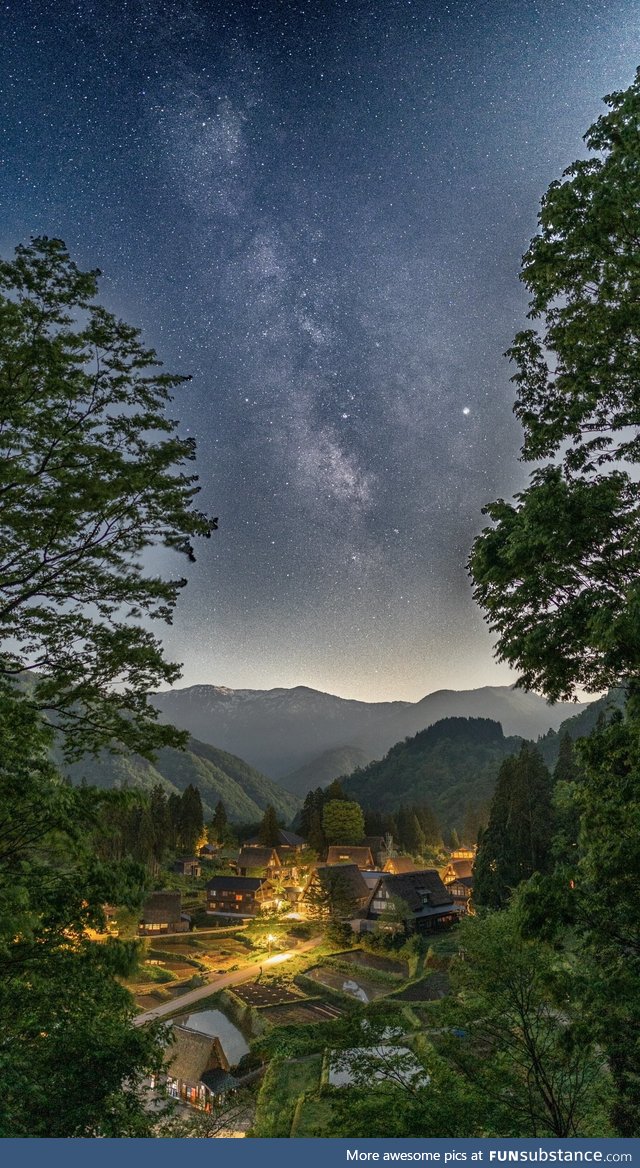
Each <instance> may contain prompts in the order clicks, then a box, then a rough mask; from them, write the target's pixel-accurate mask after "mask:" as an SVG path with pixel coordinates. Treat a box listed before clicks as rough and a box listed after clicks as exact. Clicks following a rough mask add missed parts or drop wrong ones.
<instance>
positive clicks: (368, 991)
mask: <svg viewBox="0 0 640 1168" xmlns="http://www.w3.org/2000/svg"><path fill="white" fill-rule="evenodd" d="M305 977H307V978H309V979H310V980H311V981H314V982H317V984H318V985H323V986H327V987H328V988H329V989H332V990H338V991H339V992H340V993H342V994H347V995H348V996H349V997H354V998H359V999H360V1000H361V1001H367V1002H371V1001H373V1000H374V999H375V998H381V997H383V996H384V995H385V994H388V993H389V990H390V986H389V985H384V984H382V983H381V982H379V981H373V980H372V979H371V978H367V977H366V976H365V975H363V974H362V973H361V972H360V971H359V970H354V972H353V976H351V975H350V974H348V973H344V972H343V971H342V970H338V969H332V968H331V967H330V966H328V965H314V966H313V968H312V969H307V970H305ZM362 995H364V996H362Z"/></svg>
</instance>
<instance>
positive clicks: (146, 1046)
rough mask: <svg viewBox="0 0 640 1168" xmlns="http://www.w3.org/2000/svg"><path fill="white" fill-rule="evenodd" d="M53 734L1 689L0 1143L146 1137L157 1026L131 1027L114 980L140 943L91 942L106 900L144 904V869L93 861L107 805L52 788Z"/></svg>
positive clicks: (125, 999)
mask: <svg viewBox="0 0 640 1168" xmlns="http://www.w3.org/2000/svg"><path fill="white" fill-rule="evenodd" d="M50 735H51V732H50V730H49V729H47V728H46V727H45V726H43V724H42V723H41V722H40V720H39V717H38V715H37V713H36V712H35V711H34V709H33V707H32V706H31V704H30V703H28V702H27V701H26V700H25V699H24V698H20V697H18V696H16V695H15V694H13V693H11V692H10V691H9V690H7V689H6V688H5V687H2V689H0V808H1V810H0V1023H1V1029H2V1036H3V1041H2V1044H1V1047H0V1080H1V1081H2V1084H3V1089H2V1092H1V1093H0V1135H2V1136H4V1137H8V1136H48V1137H77V1136H96V1135H101V1136H145V1135H149V1134H151V1130H152V1126H153V1120H152V1116H151V1114H150V1113H148V1112H147V1110H146V1109H145V1105H144V1090H143V1083H144V1080H145V1078H146V1076H148V1075H149V1074H150V1073H152V1072H154V1071H157V1070H158V1069H159V1067H160V1066H161V1063H162V1051H163V1046H164V1042H165V1040H166V1035H165V1034H163V1033H162V1031H163V1029H164V1028H162V1027H153V1026H152V1027H150V1028H146V1027H145V1028H144V1029H142V1028H140V1029H135V1028H134V1027H133V1026H132V1025H131V1019H132V1017H133V1015H134V1013H135V1007H134V1004H133V1001H132V999H131V997H130V995H129V994H128V992H127V991H126V990H125V989H124V988H123V987H122V986H121V985H120V984H119V983H118V981H117V980H116V977H118V976H119V977H122V976H126V975H130V974H131V972H132V970H133V968H134V966H135V963H136V961H137V953H138V944H137V942H134V943H133V944H131V943H123V942H119V941H115V940H113V939H110V940H104V941H103V942H102V943H97V942H95V941H92V940H90V938H89V936H88V934H87V929H88V928H89V927H91V928H94V929H96V928H97V929H101V928H103V926H104V913H103V908H102V906H103V904H104V903H105V902H111V903H120V904H123V905H126V904H136V903H137V904H139V902H140V898H141V894H142V890H143V884H142V877H143V871H142V869H141V868H140V867H136V866H135V865H132V864H131V863H130V862H125V863H118V862H114V861H110V862H109V863H103V862H102V861H101V860H100V858H99V857H97V856H96V855H95V853H94V849H93V847H92V846H91V841H90V836H89V835H88V829H91V828H92V827H93V826H95V825H96V823H97V822H98V818H99V815H100V812H101V800H102V798H103V796H102V794H101V793H98V792H95V791H91V790H90V789H76V790H74V789H72V788H71V787H69V786H68V785H66V784H64V783H63V782H62V781H61V780H60V779H59V778H58V776H57V775H56V773H55V771H54V770H53V768H52V766H51V763H50V762H49V757H48V748H49V745H50ZM62 1104H63V1105H62Z"/></svg>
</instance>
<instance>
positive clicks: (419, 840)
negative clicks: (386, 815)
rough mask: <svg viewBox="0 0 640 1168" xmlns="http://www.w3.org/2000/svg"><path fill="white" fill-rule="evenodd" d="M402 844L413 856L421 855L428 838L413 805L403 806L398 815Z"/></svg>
mask: <svg viewBox="0 0 640 1168" xmlns="http://www.w3.org/2000/svg"><path fill="white" fill-rule="evenodd" d="M397 822H398V835H399V838H400V845H401V847H402V848H404V850H405V851H407V852H410V853H411V855H412V856H421V855H422V853H423V851H424V849H425V846H426V840H425V838H424V832H423V831H422V828H421V826H420V822H419V820H418V817H417V815H416V813H415V811H413V809H412V808H411V807H401V808H400V809H399V811H398V815H397Z"/></svg>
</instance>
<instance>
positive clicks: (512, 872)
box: [473, 742, 553, 908]
mask: <svg viewBox="0 0 640 1168" xmlns="http://www.w3.org/2000/svg"><path fill="white" fill-rule="evenodd" d="M552 794H553V783H552V780H551V776H550V775H549V771H548V770H547V768H546V766H545V765H544V762H543V761H542V758H541V757H540V755H539V753H538V751H537V750H536V748H535V747H534V746H531V744H530V743H527V742H524V743H523V744H522V748H521V750H520V753H519V754H518V755H515V756H513V757H512V758H507V759H505V761H504V762H503V764H502V766H501V768H500V772H499V774H498V781H497V783H496V790H495V794H494V797H493V799H492V801H491V810H490V812H489V823H488V825H487V828H486V831H485V832H484V833H483V836H482V843H481V845H480V848H479V851H478V857H477V859H476V864H475V879H474V887H473V899H474V903H475V904H477V905H484V906H487V907H489V908H502V907H504V906H505V905H506V903H507V901H508V899H509V896H510V894H511V892H512V891H513V890H514V889H515V888H517V886H518V885H519V884H521V883H522V881H523V880H528V879H529V877H530V876H532V875H533V873H534V872H541V873H544V872H547V871H548V870H549V867H550V864H551V841H552V835H553V799H552Z"/></svg>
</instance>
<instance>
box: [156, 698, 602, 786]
mask: <svg viewBox="0 0 640 1168" xmlns="http://www.w3.org/2000/svg"><path fill="white" fill-rule="evenodd" d="M151 700H152V701H153V703H154V705H155V706H156V707H157V709H158V710H159V712H160V717H161V719H162V720H163V721H167V722H172V723H173V724H174V725H176V726H179V727H180V728H181V729H184V730H188V731H189V733H190V734H192V735H193V736H194V738H196V739H198V740H199V741H200V742H206V743H211V744H214V745H215V746H216V747H218V748H222V749H223V750H226V751H230V752H231V753H233V754H236V755H240V756H241V757H242V758H244V759H247V761H248V762H249V763H250V764H251V765H252V766H253V767H256V768H257V769H258V770H259V771H261V772H263V773H264V774H267V775H269V776H270V777H271V778H272V779H277V781H278V782H279V784H281V785H282V786H283V787H287V788H288V789H289V790H291V791H293V792H295V793H296V794H298V795H302V796H304V794H305V793H306V791H308V790H310V789H312V788H313V787H317V786H322V785H325V784H326V783H329V782H331V779H333V778H335V777H336V776H337V775H340V774H345V773H346V772H348V771H349V770H350V769H352V768H353V765H354V763H355V765H358V766H362V765H364V764H366V763H367V762H369V761H371V760H372V759H376V758H377V759H379V758H381V757H382V756H383V755H384V754H385V752H386V751H387V750H389V748H390V747H391V746H393V745H394V744H395V743H397V742H399V741H401V740H403V739H404V738H406V737H408V736H411V735H414V734H416V733H417V732H418V731H420V730H424V729H426V728H427V727H428V726H431V725H433V723H435V722H438V721H440V720H441V719H442V718H450V717H465V718H489V719H491V720H492V721H494V722H499V723H500V724H501V726H502V728H503V731H504V733H505V735H507V737H509V736H513V735H519V736H520V737H523V738H530V739H536V738H538V737H539V736H540V735H543V734H545V733H546V732H547V731H548V730H549V729H550V728H551V729H557V728H558V726H559V725H560V723H561V722H562V721H563V720H564V719H566V718H567V716H568V715H569V714H576V713H579V712H580V711H581V710H583V709H584V708H585V707H584V706H583V705H580V704H575V703H572V702H558V703H557V704H556V705H554V706H550V705H549V704H548V703H547V702H546V701H545V700H544V698H541V697H539V696H538V695H537V694H533V693H525V692H524V691H523V690H519V689H516V688H515V687H514V686H486V687H484V688H483V689H475V690H461V691H457V690H439V691H437V692H436V693H432V694H428V695H427V696H426V697H424V698H422V699H421V700H420V701H418V702H405V701H397V702H361V701H355V700H353V699H349V698H340V697H336V696H335V695H334V694H327V693H322V692H320V691H318V690H314V689H309V688H308V687H307V686H296V687H295V688H294V689H271V690H251V689H237V690H234V689H227V688H226V687H224V686H215V685H193V686H189V687H187V688H185V689H173V690H168V691H167V692H164V693H157V694H154V695H152V697H151ZM349 758H351V760H352V761H351V763H349Z"/></svg>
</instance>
